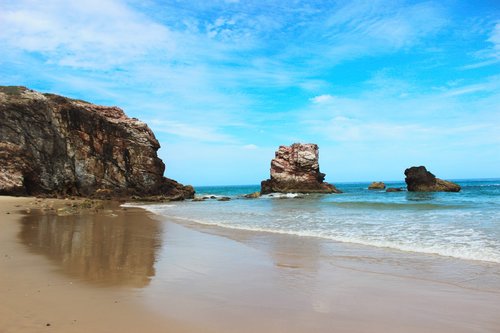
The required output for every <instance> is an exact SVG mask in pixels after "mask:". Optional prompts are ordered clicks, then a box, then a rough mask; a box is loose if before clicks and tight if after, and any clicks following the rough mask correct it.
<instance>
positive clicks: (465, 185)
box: [140, 179, 500, 263]
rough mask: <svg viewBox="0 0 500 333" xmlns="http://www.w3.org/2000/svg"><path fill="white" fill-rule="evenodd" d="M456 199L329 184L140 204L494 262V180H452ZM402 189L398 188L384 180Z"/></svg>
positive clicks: (226, 223)
mask: <svg viewBox="0 0 500 333" xmlns="http://www.w3.org/2000/svg"><path fill="white" fill-rule="evenodd" d="M455 182H456V183H458V184H459V185H460V186H462V191H461V192H458V193H415V192H407V191H403V192H391V193H388V192H385V191H377V190H368V189H367V188H368V185H369V183H364V182H363V183H336V184H335V185H336V187H337V188H339V189H341V190H342V191H344V193H343V194H297V193H294V194H274V195H265V196H262V197H260V198H257V199H246V198H243V197H242V196H243V195H244V194H248V193H252V192H255V191H258V190H259V189H260V188H259V186H258V185H245V186H210V187H209V186H206V187H197V188H196V195H197V196H215V197H216V198H219V197H222V196H228V197H230V198H231V200H230V201H224V202H222V201H217V200H215V199H209V200H205V201H202V202H193V201H183V202H169V203H163V204H144V205H140V206H141V207H143V208H145V209H147V210H149V211H151V212H154V213H156V214H159V215H163V216H166V217H169V218H173V219H175V220H177V221H180V222H181V223H182V221H185V222H189V223H197V224H202V225H211V226H218V227H223V228H230V229H238V230H252V231H258V232H265V233H279V234H290V235H295V236H302V237H317V238H323V239H328V240H333V241H338V242H347V243H355V244H362V245H368V246H375V247H381V248H390V249H396V250H401V251H411V252H419V253H426V254H434V255H441V256H448V257H454V258H460V259H466V260H479V261H487V262H496V263H500V179H483V180H458V181H455ZM386 185H387V186H388V187H402V188H406V184H405V183H401V182H386Z"/></svg>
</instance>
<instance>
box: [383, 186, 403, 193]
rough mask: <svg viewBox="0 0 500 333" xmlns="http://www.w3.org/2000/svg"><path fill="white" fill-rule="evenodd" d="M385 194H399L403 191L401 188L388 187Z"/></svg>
mask: <svg viewBox="0 0 500 333" xmlns="http://www.w3.org/2000/svg"><path fill="white" fill-rule="evenodd" d="M385 191H386V192H401V191H403V189H402V188H401V187H389V188H388V189H387V190H385Z"/></svg>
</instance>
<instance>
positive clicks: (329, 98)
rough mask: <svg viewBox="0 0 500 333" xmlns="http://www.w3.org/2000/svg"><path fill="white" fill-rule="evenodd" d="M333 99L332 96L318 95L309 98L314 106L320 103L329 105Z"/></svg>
mask: <svg viewBox="0 0 500 333" xmlns="http://www.w3.org/2000/svg"><path fill="white" fill-rule="evenodd" d="M333 99H334V97H333V96H332V95H328V94H325V95H318V96H315V97H313V98H310V99H309V100H310V101H311V102H313V103H314V104H322V103H329V102H331V101H333Z"/></svg>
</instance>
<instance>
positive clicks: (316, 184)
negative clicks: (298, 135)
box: [260, 143, 341, 194]
mask: <svg viewBox="0 0 500 333" xmlns="http://www.w3.org/2000/svg"><path fill="white" fill-rule="evenodd" d="M318 160H319V152H318V145H316V144H312V143H309V144H302V143H294V144H293V145H291V146H289V147H288V146H280V147H279V149H278V151H276V154H275V158H274V159H273V160H272V161H271V178H270V179H267V180H264V181H262V183H261V191H260V192H261V194H268V193H273V192H280V193H341V191H339V190H337V189H336V188H335V186H333V185H332V184H329V183H326V182H325V181H324V180H325V174H324V173H321V172H320V171H319V162H318Z"/></svg>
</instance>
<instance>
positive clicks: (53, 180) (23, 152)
mask: <svg viewBox="0 0 500 333" xmlns="http://www.w3.org/2000/svg"><path fill="white" fill-rule="evenodd" d="M159 148H160V145H159V143H158V141H157V140H156V138H155V136H154V134H153V132H152V131H151V129H149V127H148V126H147V125H146V124H145V123H143V122H141V121H139V120H137V119H135V118H129V117H127V116H126V115H125V113H124V112H123V110H121V109H120V108H118V107H106V106H99V105H94V104H91V103H87V102H84V101H80V100H74V99H70V98H66V97H62V96H58V95H53V94H42V93H39V92H36V91H33V90H30V89H27V88H25V87H4V86H0V194H1V195H42V196H68V195H78V196H89V197H99V198H101V197H102V198H109V197H132V196H136V197H141V198H142V197H151V198H153V197H157V198H160V199H161V200H182V199H184V198H192V197H193V196H194V189H193V187H191V186H184V185H182V184H179V183H177V182H176V181H174V180H172V179H168V178H165V177H163V172H164V170H165V165H164V164H163V162H162V160H161V159H160V158H159V157H158V155H157V150H158V149H159Z"/></svg>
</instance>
